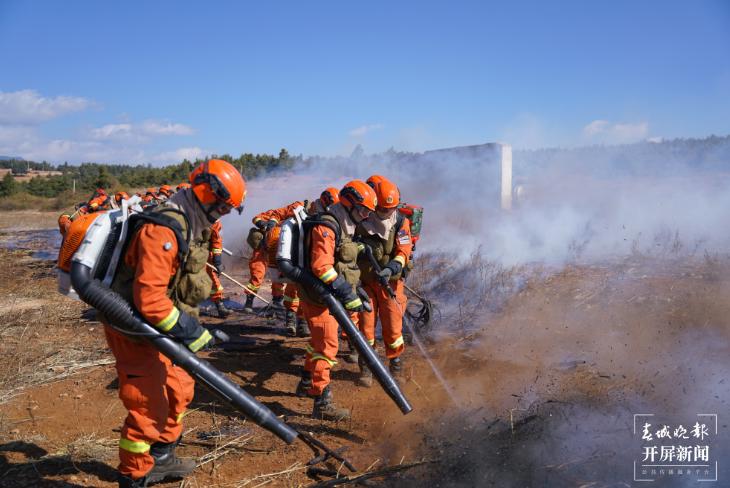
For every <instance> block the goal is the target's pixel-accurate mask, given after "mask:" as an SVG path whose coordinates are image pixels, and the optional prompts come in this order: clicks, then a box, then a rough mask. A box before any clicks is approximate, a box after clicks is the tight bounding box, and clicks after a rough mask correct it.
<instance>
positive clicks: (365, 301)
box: [355, 285, 373, 312]
mask: <svg viewBox="0 0 730 488" xmlns="http://www.w3.org/2000/svg"><path fill="white" fill-rule="evenodd" d="M355 289H356V290H357V295H358V296H359V297H360V299H361V300H362V308H363V310H365V311H366V312H372V311H373V305H372V303H370V296H369V295H368V292H366V291H365V289H364V288H363V287H362V286H360V285H358V286H357V287H356V288H355Z"/></svg>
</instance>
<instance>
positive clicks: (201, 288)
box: [111, 204, 213, 325]
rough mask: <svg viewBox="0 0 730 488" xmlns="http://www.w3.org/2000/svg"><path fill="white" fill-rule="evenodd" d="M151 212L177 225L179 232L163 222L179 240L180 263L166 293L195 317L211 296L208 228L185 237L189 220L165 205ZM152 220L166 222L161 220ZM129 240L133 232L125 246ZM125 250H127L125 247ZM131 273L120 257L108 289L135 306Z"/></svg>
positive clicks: (132, 274)
mask: <svg viewBox="0 0 730 488" xmlns="http://www.w3.org/2000/svg"><path fill="white" fill-rule="evenodd" d="M151 212H152V213H160V214H162V215H164V216H166V217H169V218H171V219H172V220H173V221H175V222H177V223H178V224H180V227H181V230H182V232H181V233H178V232H177V231H176V229H175V228H173V227H171V226H169V225H166V226H167V227H169V228H170V229H172V230H173V231H174V232H175V234H176V236H177V239H178V249H179V250H180V251H181V252H179V253H178V260H179V263H180V264H179V266H178V268H177V272H176V273H175V276H173V277H172V279H170V283H169V285H168V288H167V296H168V297H170V299H171V300H172V302H173V304H174V305H175V306H176V307H177V308H178V310H180V311H181V312H185V313H187V314H190V315H192V316H194V317H198V313H199V311H198V305H199V304H200V302H202V301H203V300H205V299H206V298H208V296H210V290H211V287H212V286H213V282H212V281H211V279H210V276H208V272H207V270H206V263H207V262H208V256H209V254H208V253H209V245H210V229H209V228H208V229H205V231H204V232H203V235H202V236H201V237H200V238H198V239H193V238H190V239H188V238H187V235H188V227H189V225H188V221H187V218H186V217H185V216H183V215H182V214H181V213H179V212H178V211H176V210H174V209H172V208H171V207H168V206H166V205H164V204H162V205H158V206H157V207H155V208H154V209H153V210H151ZM141 223H142V225H144V224H145V223H146V222H144V221H142V222H141ZM155 223H156V224H158V225H165V224H164V223H160V222H155ZM142 225H139V226H138V227H137V228H136V229H133V230H134V232H137V231H139V229H140V228H141V227H142ZM131 239H132V235H130V236H129V237H128V240H127V245H128V244H129V242H131ZM181 241H182V242H181ZM185 244H187V245H185ZM160 245H163V243H160ZM185 247H187V252H185V249H184V248H185ZM124 252H125V253H126V249H125V250H124ZM134 276H135V270H134V268H131V267H129V266H127V264H126V263H125V262H124V261H123V260H122V261H121V262H120V263H119V269H118V270H117V274H116V276H115V277H114V281H113V282H112V285H111V289H112V290H114V291H116V292H117V293H119V294H120V295H121V296H122V297H123V298H124V299H125V300H127V302H128V303H129V304H131V305H132V306H134V300H133V298H132V283H133V282H134ZM152 325H154V324H152Z"/></svg>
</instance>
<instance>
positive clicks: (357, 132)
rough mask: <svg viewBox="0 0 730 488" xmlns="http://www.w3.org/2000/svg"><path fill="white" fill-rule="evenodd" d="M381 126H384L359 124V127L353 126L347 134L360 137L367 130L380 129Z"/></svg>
mask: <svg viewBox="0 0 730 488" xmlns="http://www.w3.org/2000/svg"><path fill="white" fill-rule="evenodd" d="M383 127H384V126H383V124H370V125H361V126H360V127H356V128H354V129H352V130H351V131H350V132H349V134H350V135H351V136H352V137H362V136H364V135H365V134H367V133H368V132H372V131H374V130H380V129H382V128H383Z"/></svg>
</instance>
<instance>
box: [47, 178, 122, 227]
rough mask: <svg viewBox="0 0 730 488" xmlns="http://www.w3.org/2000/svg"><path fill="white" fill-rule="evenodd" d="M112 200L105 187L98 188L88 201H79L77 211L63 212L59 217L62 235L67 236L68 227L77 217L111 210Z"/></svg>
mask: <svg viewBox="0 0 730 488" xmlns="http://www.w3.org/2000/svg"><path fill="white" fill-rule="evenodd" d="M112 207H113V205H112V201H111V199H110V198H109V195H107V193H106V191H104V189H103V188H97V189H96V190H94V193H92V194H91V197H90V198H89V200H88V201H86V202H82V203H79V204H78V205H77V206H76V211H75V212H74V213H72V214H68V213H63V214H61V216H60V217H58V230H59V231H60V232H61V235H62V236H66V232H67V231H68V228H69V227H70V226H71V222H73V221H74V220H76V217H78V216H80V215H85V214H87V213H92V212H98V211H102V210H109V209H110V208H112Z"/></svg>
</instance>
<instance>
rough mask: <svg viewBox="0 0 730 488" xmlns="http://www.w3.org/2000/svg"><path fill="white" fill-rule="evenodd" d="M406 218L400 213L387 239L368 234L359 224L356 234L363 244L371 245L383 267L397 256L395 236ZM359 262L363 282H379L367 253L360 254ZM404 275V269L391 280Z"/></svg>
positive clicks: (391, 278)
mask: <svg viewBox="0 0 730 488" xmlns="http://www.w3.org/2000/svg"><path fill="white" fill-rule="evenodd" d="M404 219H405V217H404V216H403V215H402V214H400V213H399V214H398V218H397V220H396V221H395V225H394V226H393V227H392V228H391V229H390V232H389V233H388V238H387V239H385V240H384V239H382V238H381V237H380V236H379V235H372V234H368V232H367V231H366V230H365V229H364V228H363V227H362V224H360V225H358V226H357V230H356V231H355V232H356V234H357V235H358V237H359V238H360V241H361V242H362V243H363V244H365V245H367V246H370V248H371V249H372V250H373V256H374V257H375V260H376V261H377V262H378V264H379V265H380V268H381V269H382V268H384V267H385V266H387V265H388V263H389V262H390V260H391V259H393V258H394V257H395V237H396V235H398V231H399V230H400V229H401V227H403V220H404ZM408 262H409V264H410V259H409V260H408ZM357 264H358V266H359V267H360V271H361V272H362V282H363V283H367V284H370V283H377V282H378V275H377V273H376V272H375V269H374V268H373V265H372V263H371V262H370V260H369V259H368V258H367V256H366V255H365V253H362V254H361V255H360V257H359V258H358V261H357ZM407 266H408V265H406V267H407ZM402 275H403V271H401V272H400V273H398V274H394V275H392V276H391V277H390V280H391V281H396V280H399V279H400V278H401V276H402Z"/></svg>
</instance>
